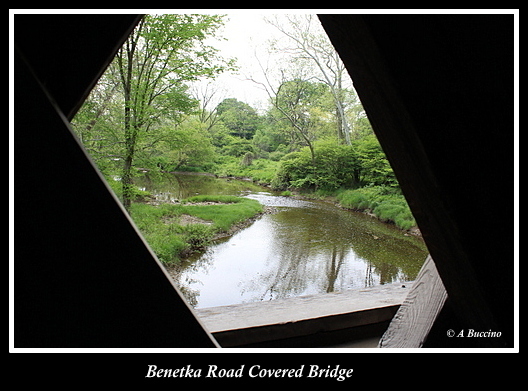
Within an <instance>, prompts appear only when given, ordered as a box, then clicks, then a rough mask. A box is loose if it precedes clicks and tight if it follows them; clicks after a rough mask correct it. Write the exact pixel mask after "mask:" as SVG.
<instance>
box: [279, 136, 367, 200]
mask: <svg viewBox="0 0 528 391" xmlns="http://www.w3.org/2000/svg"><path fill="white" fill-rule="evenodd" d="M314 150H315V165H314V161H313V159H312V156H311V152H310V150H309V149H308V148H303V149H301V151H299V152H293V153H290V154H288V155H286V156H284V157H283V159H282V160H281V165H280V168H279V171H278V172H277V176H276V177H275V178H274V181H273V186H274V187H276V188H287V187H293V188H298V189H299V188H313V189H329V190H336V189H338V188H340V187H351V186H353V185H354V183H355V181H356V178H355V175H356V172H357V170H358V167H359V162H358V158H357V155H356V152H355V151H354V149H353V147H351V146H347V145H337V144H335V143H333V142H325V141H322V142H317V143H315V144H314Z"/></svg>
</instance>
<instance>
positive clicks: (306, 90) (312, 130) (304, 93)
mask: <svg viewBox="0 0 528 391" xmlns="http://www.w3.org/2000/svg"><path fill="white" fill-rule="evenodd" d="M325 89H326V88H325V86H324V85H323V84H321V83H312V82H309V81H306V80H302V79H294V80H290V81H286V82H283V83H282V84H281V85H280V86H279V88H278V89H277V92H276V95H275V97H274V98H273V106H274V107H275V108H276V109H277V110H278V111H279V112H280V113H281V115H282V116H283V118H284V119H285V120H287V121H288V122H289V123H290V125H291V127H292V129H293V131H294V132H295V134H296V135H298V136H299V137H300V138H301V140H303V142H304V143H305V145H306V146H307V147H308V148H309V149H310V153H311V156H312V161H313V163H314V166H315V151H314V146H313V142H314V141H315V139H316V129H317V124H318V120H319V118H318V116H317V115H316V110H315V108H316V107H317V104H318V101H319V98H320V97H321V96H323V95H324V92H325Z"/></svg>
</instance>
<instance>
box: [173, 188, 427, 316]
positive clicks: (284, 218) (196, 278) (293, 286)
mask: <svg viewBox="0 0 528 391" xmlns="http://www.w3.org/2000/svg"><path fill="white" fill-rule="evenodd" d="M248 197H251V198H255V199H258V200H259V201H260V202H261V203H263V204H265V205H270V206H274V207H275V208H276V209H277V210H278V212H277V213H275V214H270V215H264V216H263V217H262V218H260V219H259V220H257V221H256V222H255V223H254V224H253V225H251V226H250V227H248V228H246V229H244V230H243V231H240V232H238V233H237V234H235V235H234V236H233V237H231V238H229V239H228V240H224V241H222V242H220V243H217V244H216V245H214V246H212V247H211V248H210V249H209V250H208V251H207V252H206V253H205V254H203V255H201V256H199V257H197V258H196V259H191V260H188V262H185V263H184V265H183V267H181V268H180V269H179V270H178V273H177V276H178V277H177V278H178V284H179V285H180V287H181V288H182V289H181V290H182V292H183V293H184V295H185V296H186V297H187V298H188V300H189V302H190V303H191V304H192V305H193V306H196V307H211V306H219V305H227V304H236V303H242V302H253V301H262V300H273V299H278V298H287V297H294V296H299V295H305V294H315V293H325V292H335V291H341V290H345V289H352V288H361V287H366V286H373V285H379V284H385V283H390V282H397V281H409V280H413V279H414V278H415V277H416V275H417V273H418V271H419V269H420V267H421V264H422V263H423V261H424V260H425V257H426V255H427V254H426V249H425V246H424V245H423V242H422V241H421V240H420V239H418V238H414V237H407V236H404V235H403V233H402V232H401V231H399V230H397V229H393V227H390V226H387V225H385V224H382V223H380V222H378V221H377V220H375V219H372V218H370V217H368V216H365V215H362V214H358V213H352V212H350V211H344V210H341V209H339V208H337V207H335V206H333V205H330V204H327V203H322V202H311V201H301V200H295V199H292V198H288V197H280V196H273V195H272V194H269V193H251V194H249V195H248ZM172 272H173V273H174V272H175V271H174V270H172Z"/></svg>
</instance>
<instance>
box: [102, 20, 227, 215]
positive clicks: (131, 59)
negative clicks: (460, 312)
mask: <svg viewBox="0 0 528 391" xmlns="http://www.w3.org/2000/svg"><path fill="white" fill-rule="evenodd" d="M221 23H222V17H221V16H217V15H180V14H177V15H146V16H145V17H144V18H143V19H142V20H141V21H140V22H139V24H138V25H137V26H136V28H135V29H134V31H133V32H132V34H131V35H130V36H129V38H128V39H127V40H126V42H125V43H124V45H123V46H122V47H121V48H120V49H119V50H118V52H117V55H116V57H115V59H114V61H113V63H112V64H111V68H112V69H113V72H114V73H115V74H116V76H117V78H118V79H117V81H118V85H119V89H120V92H121V93H122V96H123V112H124V119H123V134H124V140H123V141H124V153H123V170H122V175H121V181H122V186H123V205H124V206H125V208H126V209H127V210H128V208H129V206H130V202H131V197H132V177H133V173H132V167H133V163H134V158H135V156H136V152H137V147H138V142H139V141H140V139H141V138H142V137H144V136H145V135H147V134H148V133H149V131H150V130H151V128H152V127H153V125H155V124H156V123H157V122H158V121H159V120H160V118H162V117H164V118H170V119H172V120H173V121H179V120H181V118H182V115H183V114H185V113H189V112H191V110H192V109H193V107H194V106H195V104H196V102H195V100H193V99H192V98H191V97H190V96H189V95H188V94H187V86H186V85H185V82H189V81H193V80H197V79H198V78H199V77H202V76H204V77H214V76H215V75H216V74H218V73H220V72H222V71H223V70H225V68H226V67H227V66H230V65H232V62H230V61H224V60H221V59H219V58H218V56H217V54H216V49H214V48H213V47H211V46H208V45H205V43H204V40H205V38H206V37H208V36H210V35H212V34H213V33H214V32H215V31H216V30H217V29H218V27H220V25H221ZM153 141H155V139H154V140H153ZM158 141H161V139H160V138H158Z"/></svg>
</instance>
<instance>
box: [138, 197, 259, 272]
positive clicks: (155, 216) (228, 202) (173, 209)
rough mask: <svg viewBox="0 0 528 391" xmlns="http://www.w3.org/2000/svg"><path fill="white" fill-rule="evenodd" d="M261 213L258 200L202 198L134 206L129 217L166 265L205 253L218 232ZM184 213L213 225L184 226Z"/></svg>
mask: <svg viewBox="0 0 528 391" xmlns="http://www.w3.org/2000/svg"><path fill="white" fill-rule="evenodd" d="M261 211H262V206H261V205H260V203H259V202H258V201H255V200H251V199H247V198H241V197H235V196H224V195H218V196H203V195H201V196H195V197H191V198H188V199H186V200H184V202H182V204H176V205H174V204H162V205H159V206H154V205H148V204H143V203H133V204H132V205H131V210H130V215H131V217H132V219H133V220H134V223H135V224H136V226H137V227H138V229H139V230H140V231H141V233H142V234H143V236H144V237H145V240H146V241H147V243H148V244H149V245H150V247H151V248H152V250H153V251H154V252H155V253H156V255H157V256H158V258H159V259H160V260H161V261H162V262H163V263H176V262H179V260H180V259H181V258H183V257H185V256H187V255H188V254H189V253H192V252H195V251H202V250H204V248H205V247H206V246H207V245H209V244H210V243H211V241H212V240H213V238H214V236H215V235H216V234H217V233H218V232H226V231H228V230H229V229H230V228H231V227H232V226H233V225H235V224H237V223H240V222H242V221H245V220H247V219H249V218H251V217H254V216H255V215H256V214H258V213H260V212H261ZM184 214H185V215H191V216H195V217H198V218H200V219H203V220H207V221H211V222H212V224H210V225H209V224H199V223H197V224H181V223H180V221H181V220H180V219H181V216H182V215H184Z"/></svg>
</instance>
